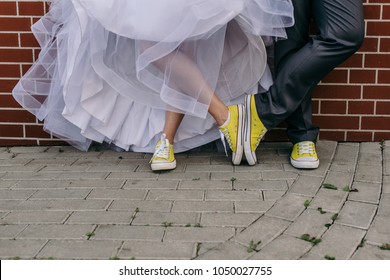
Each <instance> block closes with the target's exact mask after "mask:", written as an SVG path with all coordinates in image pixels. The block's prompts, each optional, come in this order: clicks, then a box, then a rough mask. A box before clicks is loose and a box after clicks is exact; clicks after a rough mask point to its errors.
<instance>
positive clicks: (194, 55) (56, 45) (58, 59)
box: [13, 0, 294, 152]
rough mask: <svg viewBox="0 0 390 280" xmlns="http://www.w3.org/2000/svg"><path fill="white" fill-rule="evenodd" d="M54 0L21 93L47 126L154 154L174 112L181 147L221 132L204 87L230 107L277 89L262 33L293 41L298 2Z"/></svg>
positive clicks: (38, 27) (84, 141) (84, 142)
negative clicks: (290, 31)
mask: <svg viewBox="0 0 390 280" xmlns="http://www.w3.org/2000/svg"><path fill="white" fill-rule="evenodd" d="M49 2H51V3H50V9H49V12H48V13H47V14H46V15H45V16H43V17H42V18H41V19H40V20H39V21H38V22H37V23H35V24H34V25H33V27H32V30H33V32H34V34H35V36H36V38H37V40H38V42H39V44H40V46H41V52H40V55H39V58H38V59H37V61H36V62H35V63H34V64H33V66H32V67H31V68H30V70H29V71H28V72H27V73H26V74H25V75H24V76H23V77H22V78H21V80H20V81H19V83H18V84H17V86H16V87H15V89H14V90H13V95H14V97H15V98H16V100H17V101H18V102H19V103H20V104H21V105H22V106H23V107H24V108H25V109H27V110H29V111H30V112H31V113H33V114H35V115H36V116H37V118H38V119H40V120H44V129H45V130H46V131H47V132H49V133H51V134H53V135H55V136H57V137H58V138H60V139H63V140H66V141H68V142H69V143H70V144H72V145H74V146H75V147H77V148H79V149H81V150H87V149H88V147H89V146H90V144H91V143H92V141H97V142H108V143H110V144H113V145H115V146H118V147H120V148H122V149H125V150H132V151H142V152H152V151H153V148H154V145H155V143H156V142H157V139H158V138H159V137H160V134H161V132H162V130H163V127H164V118H165V112H166V110H170V111H174V112H179V113H183V114H185V117H184V119H183V122H182V124H181V125H180V127H179V130H178V133H177V135H176V138H175V144H174V145H175V151H176V152H181V151H185V150H189V149H192V148H194V147H198V146H201V145H203V144H206V143H208V142H210V141H213V140H215V139H217V138H219V132H218V129H217V127H216V125H215V121H214V119H212V117H211V116H210V115H208V113H207V112H208V107H209V103H210V100H211V97H212V96H209V95H207V94H204V91H203V90H202V88H203V87H204V86H205V83H207V85H208V86H210V87H211V88H212V89H213V90H214V92H215V93H216V94H217V95H218V97H219V98H220V99H221V100H222V101H223V102H224V103H225V104H226V105H228V104H233V103H238V102H241V101H242V99H243V94H244V93H246V92H249V91H253V88H256V85H257V84H258V82H259V80H261V79H262V82H263V85H264V87H267V86H269V85H270V83H271V77H270V73H269V70H268V69H267V65H266V60H267V58H266V51H265V47H264V43H263V40H262V37H261V36H272V37H275V38H285V37H286V33H285V30H284V28H285V27H288V26H291V25H293V23H294V20H293V8H292V4H291V1H290V0H52V1H49ZM183 57H184V58H185V61H186V62H188V63H189V65H190V66H191V67H190V68H186V66H185V63H182V59H183ZM159 61H165V62H164V66H163V67H161V64H158V63H157V62H159ZM194 65H195V66H196V71H195V72H194V71H189V69H193V66H194ZM199 75H200V76H199ZM199 77H202V78H203V79H204V81H205V82H203V83H202V82H200V83H198V81H199V80H198V78H199ZM183 80H184V81H186V82H188V83H189V84H191V83H192V86H191V87H190V88H187V87H186V86H183V82H182V81H183Z"/></svg>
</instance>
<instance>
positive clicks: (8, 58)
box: [0, 19, 32, 62]
mask: <svg viewBox="0 0 390 280" xmlns="http://www.w3.org/2000/svg"><path fill="white" fill-rule="evenodd" d="M0 20H1V19H0ZM0 61H2V62H32V50H29V49H0Z"/></svg>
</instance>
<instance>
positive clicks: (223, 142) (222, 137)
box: [219, 129, 232, 157]
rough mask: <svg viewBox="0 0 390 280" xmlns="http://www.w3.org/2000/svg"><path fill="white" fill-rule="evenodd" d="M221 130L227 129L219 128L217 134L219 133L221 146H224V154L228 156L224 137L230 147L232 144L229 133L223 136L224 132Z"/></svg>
mask: <svg viewBox="0 0 390 280" xmlns="http://www.w3.org/2000/svg"><path fill="white" fill-rule="evenodd" d="M223 131H227V129H220V130H219V134H220V135H221V141H222V144H223V147H224V149H225V154H226V156H227V157H228V156H229V155H228V152H227V147H226V143H225V139H226V140H227V141H228V143H229V146H230V147H231V146H232V144H231V139H230V136H229V134H227V136H225V134H224V133H223Z"/></svg>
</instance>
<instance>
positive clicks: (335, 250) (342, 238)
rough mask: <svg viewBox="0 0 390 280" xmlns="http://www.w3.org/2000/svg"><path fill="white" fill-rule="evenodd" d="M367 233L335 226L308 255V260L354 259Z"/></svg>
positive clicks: (306, 257) (306, 256)
mask: <svg viewBox="0 0 390 280" xmlns="http://www.w3.org/2000/svg"><path fill="white" fill-rule="evenodd" d="M365 234H366V231H364V230H361V229H356V228H352V227H346V226H342V225H333V226H331V228H330V229H329V231H327V232H326V233H325V234H324V236H323V237H322V241H321V242H320V243H319V244H317V245H316V246H314V247H313V248H312V249H311V250H310V251H309V253H308V254H307V255H305V256H304V257H302V259H306V260H310V259H313V260H323V259H325V256H330V257H334V258H336V260H345V259H349V258H351V257H352V255H353V253H354V252H355V251H356V250H357V248H358V246H359V244H360V243H361V241H362V240H363V237H364V235H365Z"/></svg>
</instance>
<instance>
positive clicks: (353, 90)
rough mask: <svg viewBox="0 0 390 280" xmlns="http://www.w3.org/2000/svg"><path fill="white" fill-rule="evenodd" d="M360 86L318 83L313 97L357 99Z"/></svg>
mask: <svg viewBox="0 0 390 280" xmlns="http://www.w3.org/2000/svg"><path fill="white" fill-rule="evenodd" d="M360 92H361V87H360V86H355V85H354V86H352V85H319V86H317V87H315V89H314V91H313V95H312V96H313V98H320V99H327V98H331V99H359V98H360Z"/></svg>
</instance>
